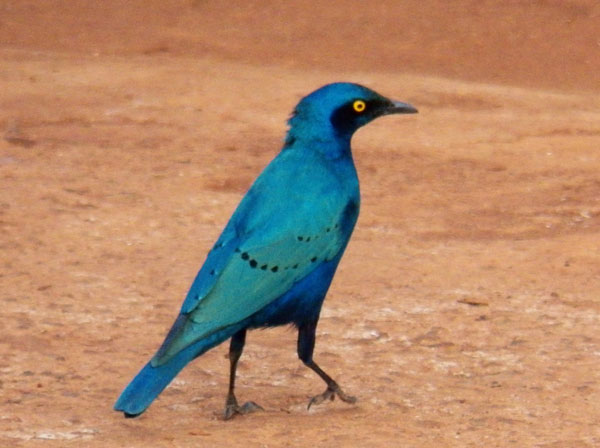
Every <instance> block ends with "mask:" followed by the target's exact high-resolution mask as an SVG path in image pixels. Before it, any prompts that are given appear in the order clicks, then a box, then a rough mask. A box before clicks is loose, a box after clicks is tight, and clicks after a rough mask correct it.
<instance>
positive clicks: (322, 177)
mask: <svg viewBox="0 0 600 448" xmlns="http://www.w3.org/2000/svg"><path fill="white" fill-rule="evenodd" d="M416 112H417V110H416V109H415V108H414V107H413V106H411V105H410V104H406V103H401V102H396V101H391V100H389V99H387V98H385V97H383V96H381V95H379V94H378V93H376V92H374V91H373V90H370V89H368V88H366V87H363V86H360V85H358V84H350V83H334V84H329V85H326V86H324V87H321V88H320V89H318V90H316V91H315V92H313V93H311V94H310V95H308V96H306V97H305V98H303V99H302V100H301V101H300V102H299V103H298V105H297V106H296V108H295V110H294V112H293V114H292V117H291V118H290V120H289V131H288V133H287V136H286V139H285V143H284V145H283V148H282V150H281V152H280V153H279V154H278V155H277V157H275V159H273V161H271V163H270V164H269V165H268V166H267V167H266V168H265V170H264V171H263V172H262V174H261V175H260V176H259V177H258V178H257V179H256V181H255V182H254V183H253V184H252V186H251V187H250V189H249V190H248V192H247V193H246V195H245V196H244V198H243V199H242V201H241V202H240V204H239V205H238V207H237V209H236V211H235V212H234V214H233V216H232V217H231V219H230V220H229V222H228V223H227V226H226V227H225V229H224V230H223V233H222V234H221V236H220V237H219V239H218V240H217V242H216V244H215V245H214V246H213V248H212V249H211V250H210V252H209V253H208V255H207V257H206V261H205V262H204V265H203V266H202V268H201V269H200V271H199V272H198V274H197V276H196V278H195V280H194V282H193V283H192V286H191V288H190V290H189V292H188V294H187V297H186V298H185V301H184V302H183V305H182V307H181V311H180V313H179V315H178V317H177V319H176V320H175V322H174V324H173V326H172V328H171V330H170V331H169V332H168V334H167V336H166V338H165V340H164V342H163V344H162V346H161V347H160V348H159V349H158V351H157V352H156V354H155V355H154V357H153V358H152V359H151V360H150V361H149V362H148V364H146V365H145V366H144V367H143V368H142V370H141V371H140V372H139V373H138V374H137V376H136V377H135V378H133V380H132V381H131V382H130V383H129V385H128V386H127V387H126V388H125V390H124V391H123V393H122V394H121V396H120V397H119V399H118V400H117V402H116V404H115V406H114V409H115V410H116V411H121V412H123V413H124V414H125V416H126V417H136V416H138V415H140V414H141V413H142V412H144V411H145V410H146V408H148V406H150V404H151V403H152V401H154V399H155V398H156V397H157V396H158V395H159V394H160V393H161V392H162V391H163V389H164V388H165V387H167V385H168V384H169V383H170V382H171V380H172V379H173V378H174V377H175V376H176V375H177V374H178V373H179V371H181V369H183V368H184V367H185V366H186V365H187V364H188V363H189V362H190V361H192V360H193V359H195V358H197V357H199V356H200V355H202V354H203V353H205V352H206V351H207V350H210V349H211V348H213V347H215V346H217V345H219V344H221V343H222V342H224V341H225V340H227V339H229V338H231V342H230V347H229V361H230V377H229V391H228V394H227V399H226V404H225V412H224V418H225V419H229V418H231V417H233V416H234V415H236V414H245V413H248V412H251V411H254V410H257V409H262V408H261V407H260V406H259V405H257V404H256V403H254V402H248V403H246V404H244V405H242V406H240V405H238V402H237V399H236V397H235V394H234V387H235V376H236V367H237V363H238V360H239V358H240V356H241V354H242V350H243V348H244V344H245V339H246V331H247V330H248V329H253V328H264V327H272V326H277V325H284V324H293V325H295V326H296V327H297V329H298V345H297V351H298V357H299V358H300V359H301V360H302V362H303V363H304V364H305V365H306V366H307V367H309V368H310V369H312V370H313V371H314V372H315V373H316V374H317V375H319V376H320V377H321V378H322V379H323V381H325V383H326V384H327V389H326V390H325V392H323V393H322V394H319V395H317V396H315V397H313V398H312V399H311V400H310V401H309V404H308V407H309V408H310V406H311V405H314V404H318V403H321V402H323V401H325V400H327V399H330V400H333V399H334V398H335V397H336V396H337V397H338V398H340V399H341V400H343V401H345V402H347V403H354V402H355V401H356V399H355V398H354V397H352V396H350V395H347V394H346V393H344V392H343V391H342V389H341V388H340V386H339V385H338V384H337V383H336V382H335V381H334V380H333V379H332V378H331V377H330V376H329V375H327V373H325V372H324V371H323V370H322V369H321V368H320V367H319V366H318V365H317V363H316V362H315V361H314V360H313V350H314V346H315V333H316V328H317V322H318V320H319V314H320V312H321V306H322V304H323V300H324V299H325V295H326V293H327V290H328V289H329V285H330V284H331V280H332V279H333V275H334V274H335V271H336V268H337V266H338V263H339V261H340V259H341V257H342V254H343V253H344V250H345V248H346V245H347V244H348V240H349V239H350V235H351V234H352V230H353V229H354V225H355V223H356V220H357V218H358V212H359V205H360V191H359V186H358V178H357V175H356V169H355V167H354V161H353V159H352V153H351V149H350V140H351V138H352V135H353V134H354V132H355V131H356V130H357V129H358V128H360V127H361V126H363V125H365V124H367V123H369V122H370V121H372V120H374V119H375V118H377V117H380V116H382V115H389V114H410V113H416Z"/></svg>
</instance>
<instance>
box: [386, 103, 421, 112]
mask: <svg viewBox="0 0 600 448" xmlns="http://www.w3.org/2000/svg"><path fill="white" fill-rule="evenodd" d="M417 112H419V111H418V110H417V109H416V108H415V107H413V106H412V105H410V104H408V103H401V102H400V101H391V102H390V105H389V107H386V108H385V110H384V112H383V115H390V114H416V113H417Z"/></svg>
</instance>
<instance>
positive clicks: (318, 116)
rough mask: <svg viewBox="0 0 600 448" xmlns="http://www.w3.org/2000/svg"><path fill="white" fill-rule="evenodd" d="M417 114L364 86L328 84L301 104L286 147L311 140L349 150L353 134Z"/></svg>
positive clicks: (415, 111)
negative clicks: (376, 123) (383, 118)
mask: <svg viewBox="0 0 600 448" xmlns="http://www.w3.org/2000/svg"><path fill="white" fill-rule="evenodd" d="M414 113H417V109H415V108H414V107H413V106H411V105H410V104H407V103H401V102H399V101H393V100H390V99H388V98H386V97H384V96H382V95H380V94H378V93H377V92H374V91H373V90H371V89H368V88H366V87H363V86H361V85H358V84H352V83H335V84H328V85H326V86H323V87H321V88H320V89H318V90H315V91H314V92H313V93H311V94H310V95H307V96H306V97H304V98H302V100H301V101H300V102H299V103H298V105H297V106H296V109H295V110H294V113H293V115H292V117H291V118H290V120H289V124H290V131H289V133H288V137H287V140H286V144H290V143H293V142H294V141H296V140H304V141H305V142H306V141H308V140H312V141H313V142H324V143H325V142H329V143H331V142H336V143H338V144H341V145H347V146H348V147H349V143H350V139H351V138H352V135H353V134H354V132H355V131H356V130H357V129H358V128H360V127H361V126H364V125H365V124H367V123H369V122H371V121H373V120H374V119H375V118H377V117H381V116H383V115H390V114H414Z"/></svg>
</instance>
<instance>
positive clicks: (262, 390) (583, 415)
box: [0, 0, 600, 448]
mask: <svg viewBox="0 0 600 448" xmlns="http://www.w3.org/2000/svg"><path fill="white" fill-rule="evenodd" d="M449 5H450V3H449V2H444V1H441V0H427V1H418V2H417V1H416V0H408V1H405V2H394V1H391V0H389V1H387V0H386V1H381V2H376V4H373V5H369V6H368V7H367V6H366V3H365V2H361V1H358V0H354V1H351V0H336V1H332V2H328V3H327V6H321V7H319V8H317V7H315V6H314V5H313V3H311V2H307V1H298V2H285V1H276V2H270V6H269V7H268V8H267V7H266V6H264V2H258V1H246V2H228V3H227V4H226V6H225V3H223V2H217V1H191V0H188V1H169V2H159V1H155V0H152V1H144V2H142V1H130V2H117V1H115V0H110V1H103V2H86V1H57V0H55V1H45V2H39V1H33V0H32V1H25V0H20V1H15V0H6V1H4V2H3V3H2V5H0V61H1V63H0V64H1V66H0V86H1V89H0V137H1V138H0V249H1V254H2V258H1V259H0V263H1V264H0V303H1V304H2V309H1V311H0V323H1V328H2V331H1V332H0V446H7V447H8V446H10V447H14V446H16V447H20V446H38V445H41V444H43V445H44V446H49V447H65V446H90V447H125V446H132V447H138V446H139V447H141V446H152V447H163V446H164V447H198V446H207V447H211V446H228V447H246V448H251V447H283V446H294V447H297V446H300V447H303V446H324V447H327V446H341V447H346V446H348V447H362V446H369V447H372V446H378V447H379V446H381V447H387V446H403V447H440V446H444V447H445V446H448V447H481V446H485V447H506V446H514V447H529V446H531V447H533V446H535V447H544V448H579V447H596V446H600V429H599V428H598V422H599V420H600V373H599V368H598V367H599V365H600V336H599V328H600V269H599V266H600V178H599V176H598V172H599V168H600V83H599V82H598V73H600V31H599V30H600V4H598V2H597V1H595V0H573V1H558V0H546V1H538V2H520V1H499V0H496V1H492V0H486V1H479V2H472V1H467V0H459V1H456V2H451V6H449ZM338 80H348V81H356V82H360V83H363V84H365V85H368V86H370V87H372V88H374V89H376V90H378V91H380V92H381V93H383V94H385V95H389V96H390V97H393V98H395V99H398V100H404V101H408V102H411V103H412V104H414V105H415V106H417V107H418V108H419V111H420V114H419V115H415V116H394V117H386V118H383V119H380V120H378V121H377V122H375V123H373V124H372V125H370V126H369V127H367V128H365V129H364V130H361V131H360V132H359V133H358V134H357V136H356V137H355V139H354V142H353V147H354V155H355V160H356V163H357V167H358V170H359V175H360V178H361V185H362V191H363V204H362V211H361V217H360V219H359V222H358V226H357V229H356V231H355V234H354V237H353V240H352V242H351V244H350V246H349V248H348V251H347V253H346V255H345V258H344V260H343V261H342V264H341V266H340V269H339V271H338V275H337V277H336V279H335V281H334V284H333V286H332V288H331V291H330V294H329V297H328V299H327V300H326V302H325V306H324V310H323V313H322V319H321V322H320V326H319V330H318V340H317V348H316V359H317V361H318V362H319V363H320V364H321V365H322V367H323V368H324V369H325V370H327V371H328V372H330V373H331V374H332V375H333V376H334V377H335V378H336V379H337V380H338V381H339V383H340V384H341V385H342V386H343V387H344V389H345V390H346V391H347V392H348V393H351V394H354V395H357V396H358V398H359V401H358V403H357V404H356V405H352V406H349V405H347V404H345V403H340V402H338V401H335V402H333V403H328V404H323V405H320V406H316V407H314V408H312V409H311V410H310V411H307V410H306V404H307V402H308V398H309V397H310V396H312V395H314V394H316V393H319V392H321V391H322V389H323V384H322V382H321V381H320V380H319V379H318V378H317V377H316V375H314V374H313V373H312V372H311V371H309V370H308V369H306V368H305V367H303V366H302V364H301V363H300V362H299V361H298V359H297V357H296V354H295V336H296V335H295V332H294V331H291V330H290V329H286V328H278V329H273V330H268V331H260V332H253V333H251V334H250V335H249V338H248V344H247V348H246V351H245V353H244V356H243V358H242V361H241V364H240V369H239V386H238V397H239V399H240V400H243V401H245V400H255V401H257V402H259V403H260V404H261V405H262V406H263V407H264V408H265V412H261V413H256V414H252V415H249V416H245V417H243V418H236V419H234V420H233V421H231V422H224V421H222V420H221V419H220V412H221V410H222V408H223V404H224V398H225V392H226V388H227V371H228V361H227V360H226V359H225V354H226V347H225V346H221V347H218V348H217V349H215V350H213V351H211V352H209V353H208V354H206V355H205V356H204V357H202V358H201V359H199V360H198V361H196V362H194V363H193V364H192V365H190V366H189V367H188V368H187V369H185V370H184V371H183V372H182V374H181V375H180V376H179V377H178V378H177V379H176V380H175V381H174V383H173V384H172V385H171V387H169V388H168V389H167V390H166V391H165V392H164V393H163V394H162V395H161V397H160V398H159V399H158V400H157V401H156V402H155V403H154V404H153V406H152V407H151V408H150V409H149V410H148V412H147V413H145V414H144V415H143V416H142V417H140V418H139V419H135V420H126V419H124V418H123V417H122V415H120V414H118V413H116V412H113V411H112V409H111V408H112V405H113V403H114V400H115V399H116V397H117V396H118V394H119V392H120V391H121V389H122V388H123V387H124V386H125V384H126V383H127V382H128V381H129V380H130V379H131V377H132V376H133V375H134V374H135V373H136V372H137V370H138V369H139V367H140V366H141V365H142V364H143V363H144V362H145V361H146V360H147V359H148V358H149V357H150V356H151V355H152V353H153V352H154V350H155V349H156V348H157V347H158V345H159V343H160V342H161V341H162V338H163V336H164V334H165V332H166V330H167V329H168V327H169V325H170V324H171V322H172V320H173V318H174V317H175V315H176V313H177V311H178V309H179V306H180V303H181V300H182V299H183V297H184V295H185V293H186V291H187V288H188V286H189V284H190V282H191V280H192V279H193V277H194V275H195V273H196V271H197V269H198V268H199V266H200V264H201V262H202V261H203V259H204V256H205V253H206V252H207V250H208V249H209V248H210V247H211V244H212V243H213V242H214V240H215V238H216V237H217V236H218V234H219V233H220V231H221V229H222V227H223V225H224V224H225V223H226V221H227V218H228V217H229V215H230V214H231V212H232V210H233V209H234V208H235V206H236V204H237V202H238V201H239V199H240V198H241V196H242V194H243V193H244V191H245V190H246V188H247V187H248V186H249V184H250V183H251V182H252V180H253V179H254V178H255V177H256V175H257V174H258V173H259V172H260V170H261V169H262V167H264V166H265V165H266V164H267V163H268V162H269V160H270V159H271V158H273V157H274V156H275V154H276V153H277V151H278V150H279V148H280V146H281V143H282V138H283V135H284V133H285V130H286V126H285V120H286V118H287V117H288V115H289V113H290V111H291V110H292V108H293V107H294V105H295V104H296V102H297V101H298V99H299V98H300V97H301V96H303V95H304V94H306V93H308V92H310V91H312V90H313V89H315V88H317V87H318V86H320V85H322V84H325V83H328V82H332V81H338Z"/></svg>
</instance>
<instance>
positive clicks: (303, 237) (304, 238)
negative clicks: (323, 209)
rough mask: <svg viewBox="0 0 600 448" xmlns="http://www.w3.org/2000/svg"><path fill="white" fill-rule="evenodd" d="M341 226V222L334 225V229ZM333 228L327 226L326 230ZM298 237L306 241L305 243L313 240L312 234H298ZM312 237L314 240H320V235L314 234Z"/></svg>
mask: <svg viewBox="0 0 600 448" xmlns="http://www.w3.org/2000/svg"><path fill="white" fill-rule="evenodd" d="M339 227H340V225H339V224H336V225H334V226H333V228H334V229H337V228H339ZM331 230H332V228H331V227H327V228H326V229H325V232H327V233H329V232H331ZM296 238H297V239H298V241H303V242H305V243H309V242H310V240H311V237H310V236H302V235H298V236H297V237H296ZM312 239H314V240H318V239H319V235H315V236H313V237H312Z"/></svg>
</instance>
